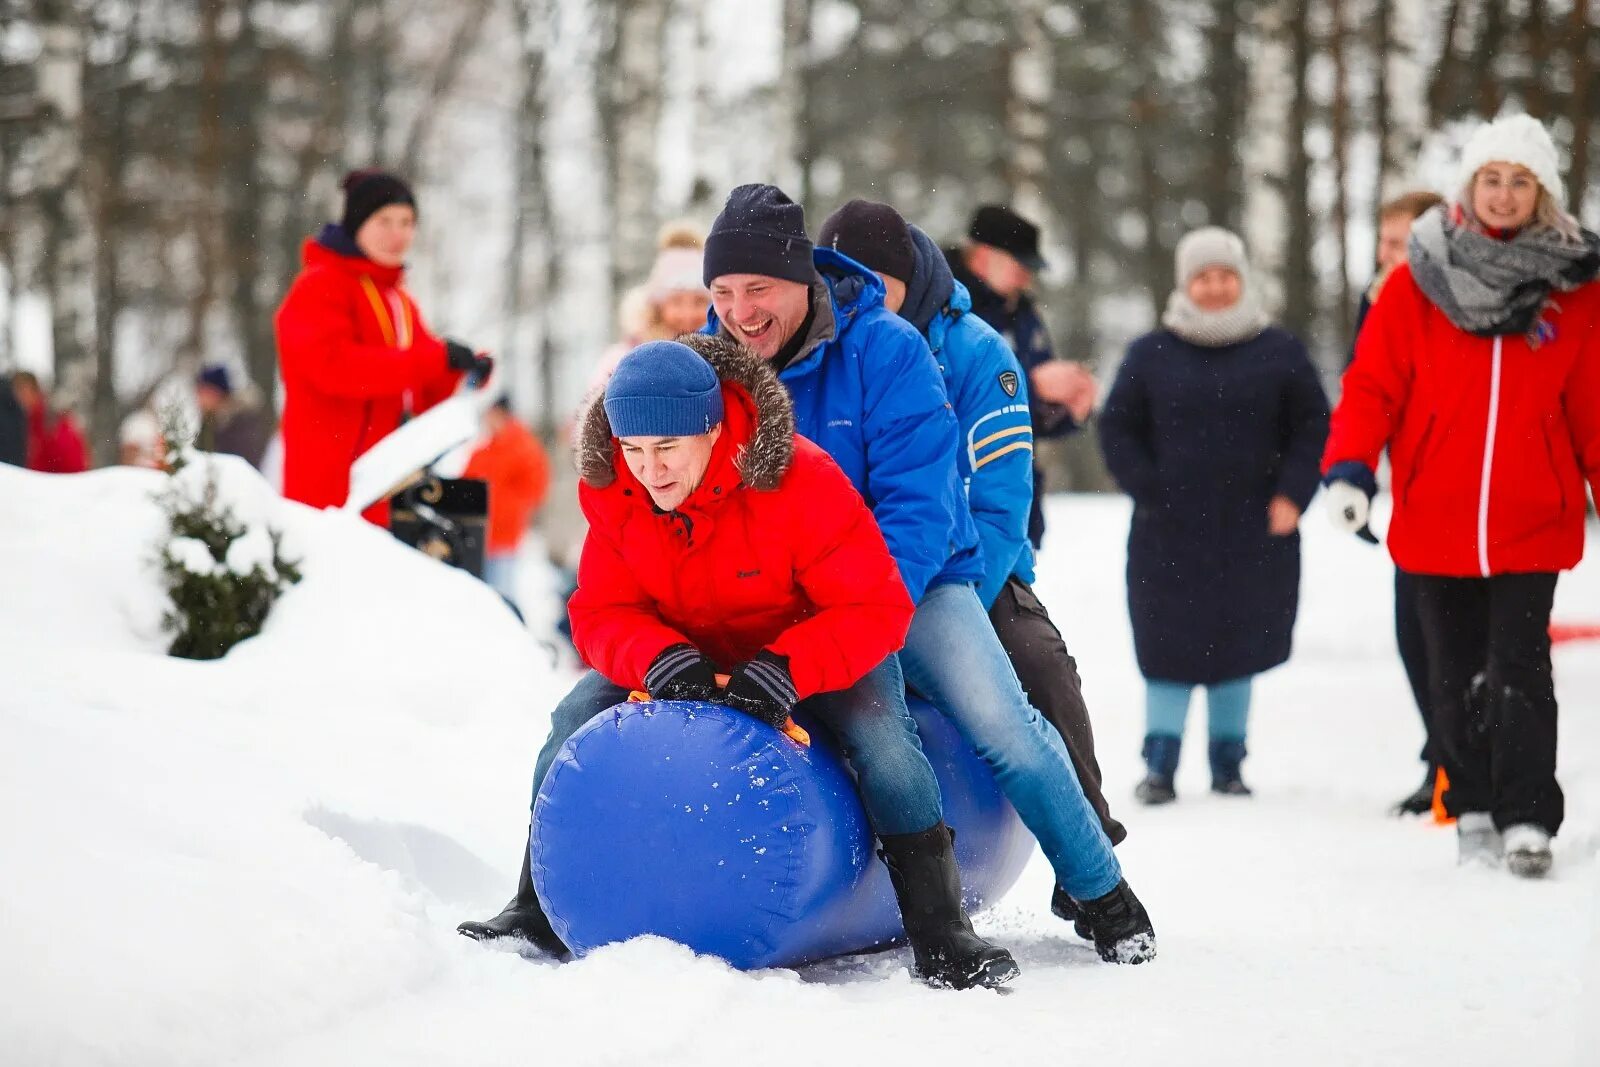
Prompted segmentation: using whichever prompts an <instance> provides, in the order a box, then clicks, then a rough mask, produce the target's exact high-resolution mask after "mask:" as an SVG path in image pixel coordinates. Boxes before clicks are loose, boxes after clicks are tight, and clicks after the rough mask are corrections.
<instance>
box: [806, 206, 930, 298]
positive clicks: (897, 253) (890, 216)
mask: <svg viewBox="0 0 1600 1067" xmlns="http://www.w3.org/2000/svg"><path fill="white" fill-rule="evenodd" d="M817 243H818V244H820V245H822V246H823V247H824V248H831V249H833V250H834V251H835V252H843V253H844V254H845V255H847V256H849V257H850V258H851V259H853V260H855V261H856V262H857V263H859V264H861V265H862V266H863V267H866V268H868V269H870V270H875V271H878V272H880V273H882V274H887V275H888V276H889V277H891V278H898V279H899V280H900V281H903V282H905V283H907V284H910V282H911V276H912V274H914V273H915V272H916V268H917V253H916V250H915V249H914V248H912V246H911V230H910V229H909V228H908V227H907V226H906V220H905V219H904V218H902V217H901V216H900V212H898V211H896V210H895V209H894V208H892V207H890V206H889V205H888V204H877V203H874V202H873V201H871V200H852V201H850V202H849V203H848V204H846V205H845V206H844V207H842V208H840V209H839V210H838V211H835V212H834V213H833V214H832V215H829V216H828V218H827V221H826V222H824V223H823V224H822V230H821V231H820V232H819V233H818V234H817Z"/></svg>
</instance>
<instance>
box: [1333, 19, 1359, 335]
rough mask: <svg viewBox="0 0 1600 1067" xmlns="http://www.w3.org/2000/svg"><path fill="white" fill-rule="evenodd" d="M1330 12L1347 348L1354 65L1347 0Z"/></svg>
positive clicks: (1338, 324)
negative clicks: (1350, 53) (1349, 38)
mask: <svg viewBox="0 0 1600 1067" xmlns="http://www.w3.org/2000/svg"><path fill="white" fill-rule="evenodd" d="M1328 15H1329V17H1330V19H1331V20H1332V23H1333V25H1332V29H1331V33H1330V36H1329V41H1328V44H1329V50H1330V52H1331V53H1332V58H1333V107H1332V111H1333V122H1332V127H1333V129H1332V133H1333V182H1334V186H1333V233H1334V238H1335V240H1336V242H1337V247H1338V249H1339V277H1338V300H1339V303H1338V308H1339V313H1338V314H1337V315H1335V316H1334V330H1335V331H1336V333H1335V339H1336V343H1337V345H1338V348H1339V350H1340V351H1341V352H1344V351H1349V348H1350V343H1351V337H1350V325H1351V316H1352V314H1353V313H1354V311H1355V301H1354V299H1353V297H1352V296H1351V288H1350V185H1349V183H1350V68H1349V56H1348V55H1347V49H1346V45H1347V35H1346V25H1345V2H1344V0H1328Z"/></svg>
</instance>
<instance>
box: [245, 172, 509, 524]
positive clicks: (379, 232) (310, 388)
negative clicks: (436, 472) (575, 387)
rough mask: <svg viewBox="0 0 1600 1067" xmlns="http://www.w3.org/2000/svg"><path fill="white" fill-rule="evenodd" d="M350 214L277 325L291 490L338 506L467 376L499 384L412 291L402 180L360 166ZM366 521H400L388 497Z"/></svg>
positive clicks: (310, 248)
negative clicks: (432, 324) (365, 465)
mask: <svg viewBox="0 0 1600 1067" xmlns="http://www.w3.org/2000/svg"><path fill="white" fill-rule="evenodd" d="M344 190H345V207H344V214H343V216H342V217H341V219H340V221H339V222H337V223H331V222H330V223H329V224H327V225H326V226H324V227H323V228H322V230H321V232H320V233H318V234H317V236H316V237H315V238H313V239H310V240H307V241H306V243H305V245H304V248H303V251H302V256H303V258H304V266H303V267H302V268H301V271H300V274H299V276H298V277H296V278H295V280H294V284H293V285H292V286H290V288H289V295H288V296H286V297H284V300H283V306H282V307H280V308H279V309H278V315H277V319H276V326H277V335H278V370H279V373H280V374H282V376H283V385H284V404H283V426H282V432H283V495H284V496H286V497H288V498H289V499H290V500H298V501H300V502H301V503H304V504H310V505H312V506H313V507H338V506H339V505H341V504H343V503H344V502H345V498H346V497H347V496H349V495H350V465H351V464H352V463H354V462H355V460H356V457H357V456H360V455H361V454H362V453H363V452H365V451H366V450H367V449H369V448H371V447H372V446H373V445H374V444H376V443H377V442H378V441H379V440H381V439H382V438H383V437H384V436H385V435H387V434H388V433H390V432H391V431H392V430H394V429H395V427H397V426H399V425H400V421H401V418H402V417H403V416H408V415H416V414H419V413H421V412H423V411H426V410H427V409H428V408H430V407H432V406H433V405H435V404H437V403H439V401H441V400H444V399H445V398H446V397H448V396H449V395H450V394H451V393H452V392H454V391H455V388H456V385H457V383H459V382H460V380H461V375H462V373H463V372H466V371H475V372H477V374H478V376H479V377H487V376H488V373H489V370H490V367H491V366H492V364H491V362H490V360H489V359H488V357H487V356H483V355H480V354H477V353H474V352H473V351H472V349H470V348H468V347H467V346H466V345H464V344H460V343H459V342H456V341H441V340H440V339H439V338H437V337H435V336H434V335H433V334H431V333H429V332H428V328H427V326H425V325H424V324H423V322H422V315H421V313H420V312H418V311H417V305H416V302H415V301H414V300H412V299H411V294H410V293H407V292H406V291H405V289H403V288H402V287H401V284H400V282H401V276H402V275H403V274H404V273H405V258H406V253H407V252H408V251H410V249H411V242H412V239H413V238H414V237H415V235H416V225H417V207H416V200H415V198H413V196H412V195H411V190H410V189H409V188H408V187H407V186H406V184H405V183H404V182H402V181H401V180H400V179H399V178H396V177H395V176H394V175H392V174H384V173H382V172H379V171H364V170H360V171H354V172H352V173H351V174H350V175H349V176H348V177H346V178H345V180H344ZM362 515H363V516H364V517H365V518H366V519H368V520H369V521H371V522H374V523H377V524H378V525H379V526H387V525H388V523H389V505H388V502H387V501H382V502H379V503H377V504H374V505H373V506H372V507H370V508H368V509H367V510H366V511H364V512H362Z"/></svg>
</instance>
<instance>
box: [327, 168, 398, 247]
mask: <svg viewBox="0 0 1600 1067" xmlns="http://www.w3.org/2000/svg"><path fill="white" fill-rule="evenodd" d="M339 186H340V188H342V189H343V190H344V215H343V216H342V217H341V218H340V219H339V226H340V228H341V229H343V230H344V232H345V233H347V234H349V235H350V236H351V238H354V237H355V235H356V231H357V230H359V229H361V225H362V223H364V222H366V221H367V220H368V219H369V218H371V217H372V216H373V214H375V213H376V212H378V211H381V210H383V209H384V208H386V207H388V206H389V205H390V204H405V205H407V206H408V207H410V208H411V210H412V211H415V210H417V199H416V197H414V196H412V195H411V187H410V186H409V185H407V184H406V183H405V182H403V181H401V180H400V179H399V178H396V177H395V176H394V175H393V174H389V173H386V172H384V171H381V170H353V171H351V172H350V173H349V174H346V175H345V176H344V181H342V182H340V183H339Z"/></svg>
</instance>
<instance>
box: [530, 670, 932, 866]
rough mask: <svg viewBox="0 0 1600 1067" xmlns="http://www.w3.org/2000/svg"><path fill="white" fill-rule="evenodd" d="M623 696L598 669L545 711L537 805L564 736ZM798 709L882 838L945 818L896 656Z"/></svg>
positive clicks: (535, 788) (537, 767) (535, 778)
mask: <svg viewBox="0 0 1600 1067" xmlns="http://www.w3.org/2000/svg"><path fill="white" fill-rule="evenodd" d="M627 699H628V691H627V690H626V689H624V688H622V687H621V686H620V685H615V684H613V683H612V682H611V681H610V680H608V679H607V678H606V677H605V676H604V675H602V674H601V673H600V672H599V671H590V672H589V673H588V674H585V675H584V676H583V677H582V678H580V679H578V684H577V685H575V686H573V687H572V691H571V692H569V693H568V694H567V695H566V696H565V697H563V698H562V700H561V703H559V704H557V705H556V709H555V711H553V712H551V714H550V736H549V738H548V739H546V741H545V743H544V748H543V749H541V750H540V752H539V760H538V762H537V763H535V764H534V768H533V798H534V800H537V799H538V797H539V786H540V784H541V783H542V782H543V781H544V776H545V775H546V774H547V773H549V771H550V765H551V764H552V763H554V762H555V761H556V754H557V753H558V752H560V751H561V746H562V745H564V744H566V741H567V738H569V737H571V736H572V735H573V734H575V733H577V732H578V730H579V728H581V727H582V726H583V724H584V723H586V722H588V721H589V720H590V719H592V718H594V717H595V716H596V715H598V714H600V713H601V712H602V711H605V710H606V709H607V708H611V707H615V706H616V705H618V704H620V703H622V702H623V701H625V700H627ZM799 710H801V711H804V712H806V713H807V714H809V715H811V716H812V717H813V718H815V719H816V720H817V721H818V722H819V723H821V724H822V725H823V726H824V727H826V728H827V730H828V731H829V732H830V733H832V734H833V735H834V737H835V738H837V739H838V742H839V747H840V748H841V749H842V750H843V751H844V757H845V759H846V760H847V761H849V763H850V766H851V769H852V770H854V771H855V774H856V790H857V791H858V792H859V793H860V794H861V804H862V807H864V808H866V811H867V818H868V819H869V820H871V822H872V829H873V831H874V832H875V833H877V835H878V836H879V837H884V836H891V835H894V834H915V833H921V832H922V831H923V830H926V829H928V828H929V827H931V826H933V825H934V824H935V823H937V822H938V821H939V820H940V819H942V818H943V817H944V812H943V810H942V808H941V806H940V801H939V783H938V780H937V779H935V778H934V776H933V767H931V766H930V765H929V764H928V757H927V756H925V755H923V753H922V739H921V738H919V737H918V736H917V727H916V724H915V723H914V722H912V720H911V713H910V712H908V711H907V710H906V697H905V680H904V679H903V678H902V677H901V675H900V664H899V662H898V661H896V659H895V658H894V657H893V656H890V657H889V658H888V659H886V660H884V661H883V662H882V663H880V664H879V665H878V666H876V667H874V668H873V669H872V670H871V671H869V672H868V673H867V675H866V676H865V677H864V678H862V679H861V680H860V681H859V682H857V683H856V684H855V685H853V686H851V687H850V688H849V689H840V690H837V691H835V692H832V693H818V694H817V695H816V696H813V697H810V698H808V699H806V700H803V701H801V702H800V706H799ZM530 809H531V802H530Z"/></svg>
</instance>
